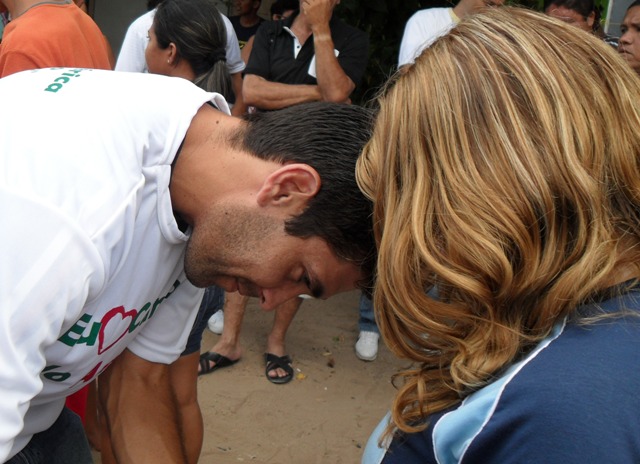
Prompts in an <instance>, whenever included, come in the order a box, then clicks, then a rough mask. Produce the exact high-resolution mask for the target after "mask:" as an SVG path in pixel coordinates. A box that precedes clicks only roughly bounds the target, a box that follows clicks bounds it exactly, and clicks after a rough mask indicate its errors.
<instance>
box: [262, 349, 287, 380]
mask: <svg viewBox="0 0 640 464" xmlns="http://www.w3.org/2000/svg"><path fill="white" fill-rule="evenodd" d="M264 360H265V362H266V363H267V368H266V370H265V371H264V375H266V376H267V379H268V380H269V382H271V383H275V384H283V383H289V382H291V379H293V366H291V358H290V357H289V355H286V354H285V355H284V356H276V355H275V354H273V353H265V354H264ZM278 368H280V369H282V370H283V371H285V372H286V373H287V375H285V376H284V377H271V376H270V375H269V371H272V370H274V369H278Z"/></svg>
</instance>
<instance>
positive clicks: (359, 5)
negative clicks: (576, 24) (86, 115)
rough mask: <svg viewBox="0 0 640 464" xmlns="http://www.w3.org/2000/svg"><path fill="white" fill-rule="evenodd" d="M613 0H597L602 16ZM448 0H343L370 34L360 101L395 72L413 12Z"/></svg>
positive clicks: (340, 11) (348, 15) (530, 1)
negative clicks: (401, 42) (367, 61)
mask: <svg viewBox="0 0 640 464" xmlns="http://www.w3.org/2000/svg"><path fill="white" fill-rule="evenodd" d="M608 2H609V0H595V3H596V7H598V8H600V11H601V12H602V15H603V17H604V15H605V14H606V12H607V4H608ZM508 3H511V4H519V5H522V6H524V7H528V8H532V9H536V10H542V3H543V0H508ZM454 4H455V3H451V2H447V1H446V0H426V1H425V0H422V1H420V0H404V1H402V0H342V1H341V3H340V4H339V5H338V7H337V8H336V12H335V14H336V15H337V16H338V17H339V18H341V19H342V20H343V21H345V22H346V23H347V24H351V25H352V26H355V27H357V28H358V29H361V30H363V31H365V32H367V33H368V34H369V63H368V66H367V71H366V73H365V75H364V78H363V81H362V82H361V83H360V85H359V86H358V88H357V89H356V91H355V92H354V94H353V96H352V100H353V102H354V103H356V104H366V103H368V102H369V101H370V100H372V99H373V98H375V96H376V94H377V92H378V90H379V89H380V88H381V86H382V85H383V84H384V83H385V82H386V81H387V79H388V78H389V76H390V75H392V74H393V73H394V72H395V71H396V69H397V64H398V52H399V50H400V41H401V40H402V34H403V32H404V26H405V24H406V22H407V20H408V19H409V18H410V17H411V15H412V14H413V13H415V12H416V11H418V10H420V9H424V8H436V7H450V6H453V5H454Z"/></svg>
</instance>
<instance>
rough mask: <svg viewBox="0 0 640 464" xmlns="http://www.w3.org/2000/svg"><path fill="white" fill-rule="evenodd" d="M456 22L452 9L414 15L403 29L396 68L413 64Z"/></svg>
mask: <svg viewBox="0 0 640 464" xmlns="http://www.w3.org/2000/svg"><path fill="white" fill-rule="evenodd" d="M457 22H458V19H457V18H456V16H455V14H454V13H453V9H452V8H429V9H426V10H420V11H417V12H416V13H414V14H413V16H411V18H409V21H407V25H406V26H405V28H404V34H403V35H402V42H401V43H400V55H399V58H398V67H400V66H403V65H405V64H410V63H413V61H414V60H415V59H416V58H417V57H418V55H420V53H422V51H423V50H424V49H425V48H427V47H429V45H431V44H432V43H433V42H434V41H435V40H436V39H437V38H438V37H441V36H443V35H445V34H446V33H447V32H449V31H450V30H451V28H452V27H453V26H455V25H456V23H457Z"/></svg>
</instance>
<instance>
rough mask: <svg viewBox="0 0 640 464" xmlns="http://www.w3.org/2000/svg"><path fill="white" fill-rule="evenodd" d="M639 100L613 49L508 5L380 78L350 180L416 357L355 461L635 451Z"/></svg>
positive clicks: (391, 331) (638, 432)
mask: <svg viewBox="0 0 640 464" xmlns="http://www.w3.org/2000/svg"><path fill="white" fill-rule="evenodd" d="M638 95H640V81H639V80H638V78H637V76H636V75H635V74H634V73H633V72H632V71H631V70H630V69H628V66H626V64H625V63H624V62H623V61H622V60H621V59H620V57H619V56H617V54H616V53H615V51H613V50H612V49H611V47H609V46H608V45H606V44H605V43H603V42H602V41H600V40H599V39H597V38H595V37H588V36H585V35H584V34H583V33H581V32H580V31H579V30H577V29H576V28H572V27H570V26H566V25H562V24H559V23H558V22H556V21H554V20H552V19H549V18H546V17H544V16H543V15H541V14H538V13H534V12H531V11H527V10H524V9H514V8H504V9H495V10H491V11H487V12H486V13H483V14H478V15H475V16H473V17H471V18H469V19H466V20H464V21H463V22H461V23H460V24H459V25H458V26H457V27H456V28H454V29H453V30H452V31H451V32H450V33H449V34H448V35H446V36H444V37H442V38H441V39H439V40H438V41H436V42H435V43H434V44H433V45H432V46H431V47H430V48H428V49H427V50H425V51H424V52H423V53H422V55H421V56H420V57H418V58H417V60H416V62H415V65H413V66H411V67H409V69H407V70H406V72H405V73H403V74H402V75H398V76H397V77H396V80H395V82H391V83H389V84H388V86H387V88H386V89H385V91H384V93H383V94H382V96H381V97H380V113H379V116H378V119H377V122H376V126H375V130H374V134H373V137H372V139H371V141H370V142H369V144H368V146H367V147H366V149H365V151H364V153H363V156H362V157H361V159H360V160H359V164H358V177H359V183H360V185H361V188H362V189H363V191H364V192H365V193H366V194H367V195H368V196H369V197H370V198H371V199H372V200H373V201H374V203H375V209H374V226H375V228H376V236H377V240H378V246H379V257H378V280H377V284H376V289H375V299H374V307H375V308H376V316H377V320H378V324H379V326H380V330H381V333H382V335H383V337H384V340H385V342H386V343H387V345H388V346H389V347H390V348H391V350H393V351H394V353H395V354H396V355H398V356H399V357H401V358H404V359H408V360H410V361H412V362H413V363H414V364H413V365H412V366H411V367H409V368H407V369H406V370H404V371H402V372H400V373H399V374H398V375H397V376H396V379H395V380H396V383H397V384H398V393H397V396H396V398H395V401H394V403H393V407H392V409H391V413H390V414H389V415H388V416H387V417H386V418H385V419H384V420H383V421H382V422H381V424H380V425H379V427H378V428H377V429H376V431H375V432H374V434H373V435H372V437H371V439H370V441H369V444H368V445H367V448H366V450H365V455H364V458H363V462H364V463H374V462H375V463H384V464H388V463H402V464H409V463H414V462H420V463H431V462H438V463H451V462H464V463H484V464H486V463H508V462H517V463H523V462H535V463H542V462H544V463H559V462H561V463H563V464H567V463H576V464H577V463H585V462H599V463H600V462H606V463H608V464H610V463H632V462H635V463H637V462H640V395H639V394H638V386H639V385H640V318H639V317H638V315H639V308H640V288H639V287H638V277H640V265H639V263H640V166H639V158H638V156H639V155H640V130H639V129H638V128H640V99H639V98H638ZM398 380H400V381H401V382H397V381H398Z"/></svg>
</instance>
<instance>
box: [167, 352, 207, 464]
mask: <svg viewBox="0 0 640 464" xmlns="http://www.w3.org/2000/svg"><path fill="white" fill-rule="evenodd" d="M199 359H200V353H199V352H197V351H196V352H195V353H191V354H188V355H186V356H181V357H180V358H178V359H177V360H176V361H175V362H174V363H173V364H171V366H170V369H169V372H170V374H169V375H170V376H171V384H172V386H173V391H174V394H175V396H176V400H177V403H178V414H179V420H180V428H181V430H182V439H183V441H184V448H185V450H186V452H187V458H188V460H189V464H196V463H197V462H198V458H199V457H200V451H201V450H202V437H203V434H204V425H203V423H202V412H201V411H200V405H199V404H198V361H199Z"/></svg>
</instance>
